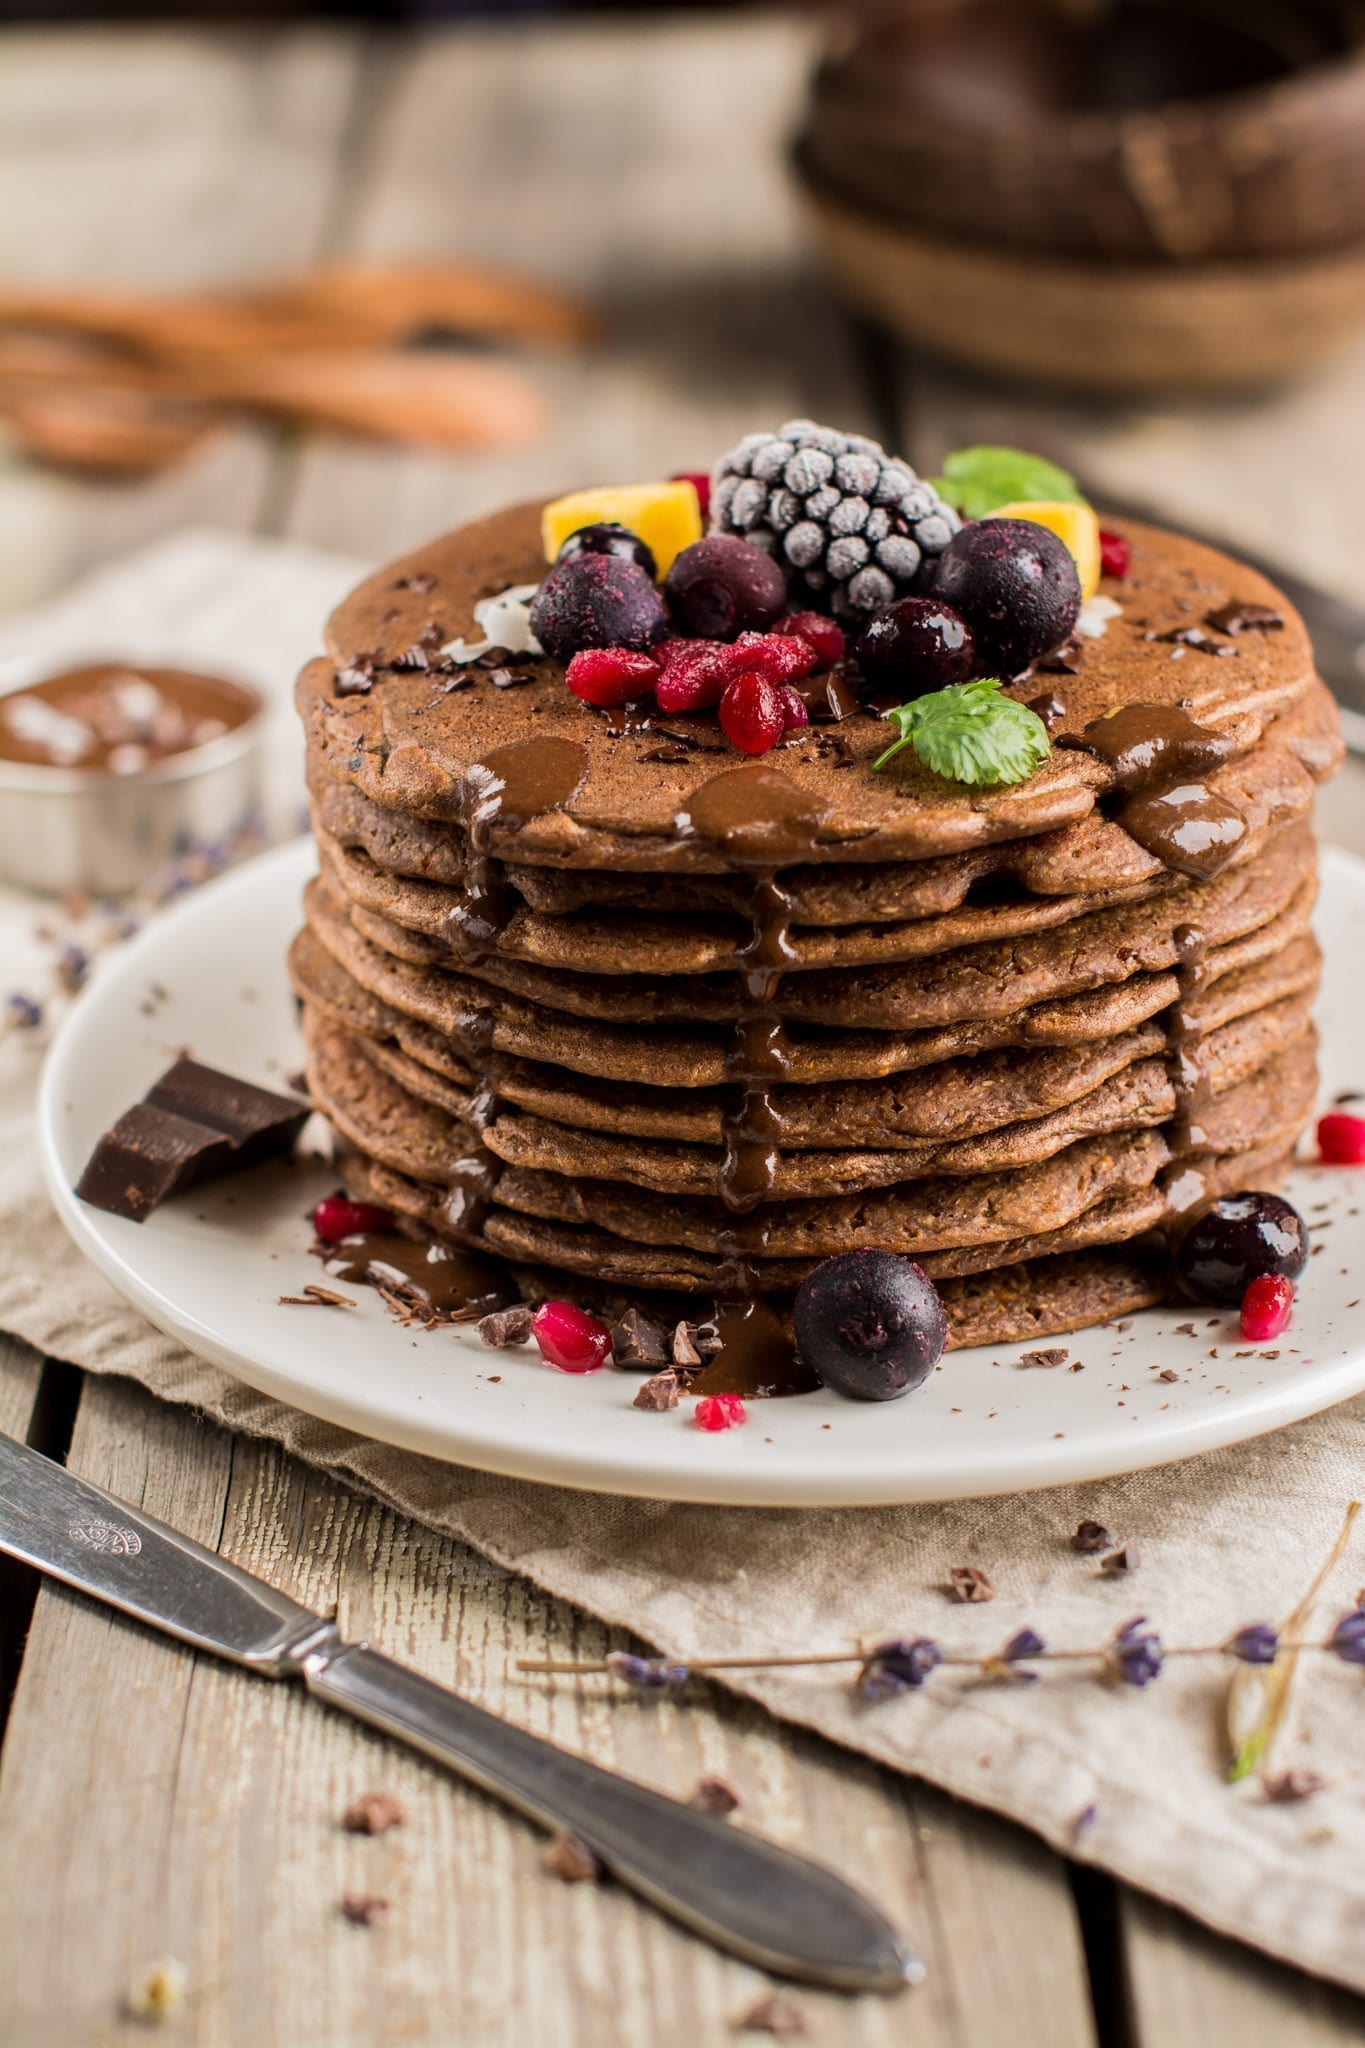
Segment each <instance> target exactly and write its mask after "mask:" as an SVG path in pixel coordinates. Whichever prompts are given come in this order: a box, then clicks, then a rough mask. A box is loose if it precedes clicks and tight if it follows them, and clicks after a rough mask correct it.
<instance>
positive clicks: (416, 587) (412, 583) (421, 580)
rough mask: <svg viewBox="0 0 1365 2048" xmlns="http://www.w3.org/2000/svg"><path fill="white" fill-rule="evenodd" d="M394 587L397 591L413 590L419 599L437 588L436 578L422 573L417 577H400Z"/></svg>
mask: <svg viewBox="0 0 1365 2048" xmlns="http://www.w3.org/2000/svg"><path fill="white" fill-rule="evenodd" d="M393 587H394V589H395V590H411V591H413V592H414V593H415V594H416V595H417V596H418V597H425V596H426V594H427V592H428V591H429V590H434V589H435V588H436V578H435V577H434V576H428V575H427V574H426V572H425V571H422V572H421V573H420V574H418V575H416V576H400V577H399V579H398V581H397V582H396V583H395V584H394V586H393Z"/></svg>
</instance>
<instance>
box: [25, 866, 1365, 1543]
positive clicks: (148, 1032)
mask: <svg viewBox="0 0 1365 2048" xmlns="http://www.w3.org/2000/svg"><path fill="white" fill-rule="evenodd" d="M312 864H313V852H312V848H311V845H310V844H308V843H306V842H299V843H296V844H294V845H291V846H288V847H285V848H283V849H281V850H280V851H279V852H277V853H273V854H269V855H266V856H264V857H262V858H261V859H259V860H256V861H253V862H252V863H250V864H249V865H248V866H246V867H243V868H239V869H237V870H236V871H235V872H234V873H232V874H230V875H227V876H225V877H223V879H222V880H220V881H218V882H215V883H212V884H210V885H209V886H208V887H207V888H204V889H202V890H200V891H198V892H197V893H196V894H195V895H194V896H192V897H190V898H188V899H187V900H186V902H185V903H184V904H182V905H181V906H180V907H179V908H178V909H175V910H173V911H171V912H169V913H168V914H167V915H166V916H164V917H162V918H160V919H159V920H157V922H155V923H154V924H153V925H152V926H151V928H150V929H149V930H148V931H146V932H145V933H143V934H142V935H141V936H140V937H139V938H137V939H136V940H134V941H133V942H132V943H131V944H129V945H128V946H126V947H124V948H123V949H121V950H120V951H119V952H118V953H116V954H114V955H112V956H111V957H110V958H109V959H108V961H107V963H106V964H105V965H104V966H103V967H102V968H101V970H100V971H99V973H98V975H97V977H96V979H95V981H94V984H93V986H92V987H91V988H90V990H89V991H88V992H87V994H86V995H85V996H84V997H83V998H82V1000H81V1001H80V1002H79V1003H78V1004H76V1005H75V1006H74V1008H73V1009H72V1010H71V1012H70V1014H69V1016H68V1018H67V1020H66V1023H65V1025H64V1026H63V1028H62V1030H61V1032H60V1034H59V1035H58V1038H57V1040H56V1043H55V1044H54V1046H53V1048H52V1052H51V1054H50V1056H49V1059H48V1064H47V1069H46V1073H45V1076H44V1081H43V1088H42V1097H41V1109H40V1121H41V1128H42V1144H43V1152H44V1160H45V1167H46V1172H47V1177H48V1182H49V1185H50V1187H51V1190H52V1194H53V1197H54V1199H55V1201H56V1204H57V1207H58V1210H59V1212H60V1214H61V1216H62V1219H63V1221H64V1222H65V1224H66V1226H67V1228H68V1229H69V1230H70V1232H71V1233H72V1235H73V1237H74V1238H75V1239H76V1241H77V1243H78V1244H79V1245H80V1246H81V1247H82V1248H83V1249H84V1250H85V1251H86V1252H87V1253H88V1254H89V1256H90V1257H91V1258H92V1259H93V1260H94V1261H95V1263H96V1265H97V1266H99V1267H100V1268H101V1270H102V1271H103V1272H104V1273H106V1274H107V1275H108V1277H109V1278H110V1279H111V1280H112V1281H113V1282H114V1284H115V1286H116V1287H117V1288H118V1289H119V1290H120V1291H121V1292H122V1293H123V1294H124V1295H126V1296H127V1298H128V1300H129V1301H131V1302H133V1303H134V1304H135V1305H136V1306H137V1307H138V1308H139V1309H141V1310H142V1311H143V1313H144V1314H145V1315H147V1316H149V1317H150V1318H151V1320H152V1321H153V1322H154V1323H156V1324H158V1325H159V1326H160V1327H161V1328H162V1329H163V1330H167V1331H169V1332H170V1333H171V1335H172V1336H175V1337H177V1338H179V1339H180V1340H181V1341H182V1342H183V1343H185V1344H186V1345H188V1346H189V1347H190V1349H191V1350H194V1351H198V1352H200V1353H202V1355H203V1356H204V1357H205V1358H209V1359H211V1360H212V1361H213V1362H214V1363H215V1364H216V1365H220V1366H223V1367H225V1368H226V1370H227V1371H228V1372H231V1373H235V1374H236V1375H237V1377H238V1378H240V1379H242V1380H245V1381H246V1382H247V1383H248V1385H250V1386H253V1387H256V1388H259V1389H260V1390H261V1391H262V1392H264V1393H267V1394H273V1395H275V1396H276V1397H277V1398H278V1399H280V1400H281V1401H288V1402H291V1403H292V1404H293V1405H294V1406H295V1407H297V1408H302V1409H305V1410H307V1411H308V1412H309V1413H310V1414H313V1415H318V1416H322V1417H324V1418H325V1419H326V1420H327V1421H330V1422H336V1423H341V1424H343V1425H345V1427H347V1428H349V1429H353V1430H357V1431H359V1432H360V1433H361V1434H363V1435H366V1436H372V1437H377V1438H379V1439H380V1440H382V1441H384V1442H387V1443H393V1444H400V1445H403V1446H405V1447H407V1448H409V1449H411V1450H415V1451H425V1452H427V1453H428V1454H430V1455H431V1456H433V1457H437V1458H446V1459H449V1460H451V1461H453V1462H455V1463H458V1464H464V1465H473V1466H478V1467H481V1468H483V1469H485V1470H487V1471H493V1472H506V1473H510V1474H513V1475H515V1476H517V1477H520V1478H524V1479H541V1480H551V1481H555V1482H557V1483H559V1484H561V1485H565V1486H577V1487H587V1488H590V1489H594V1490H597V1491H602V1492H615V1493H629V1494H641V1495H645V1496H647V1497H656V1498H661V1499H668V1500H693V1501H721V1502H727V1503H730V1504H733V1505H740V1506H747V1505H754V1506H801V1505H805V1504H811V1505H816V1504H820V1505H839V1506H857V1505H871V1504H873V1503H877V1502H886V1501H892V1502H894V1501H914V1500H948V1499H953V1498H956V1497H960V1496H963V1495H973V1494H991V1493H1005V1492H1011V1491H1014V1490H1015V1489H1018V1488H1025V1487H1036V1486H1049V1485H1052V1484H1054V1483H1055V1482H1061V1481H1067V1480H1079V1479H1097V1478H1101V1477H1103V1476H1105V1475H1107V1474H1109V1473H1114V1472H1126V1471H1131V1470H1134V1469H1135V1468H1137V1467H1139V1466H1143V1465H1156V1464H1161V1463H1164V1462H1165V1461H1167V1460H1168V1459H1172V1458H1186V1457H1189V1456H1190V1455H1191V1454H1192V1453H1194V1452H1196V1451H1205V1450H1211V1449H1215V1448H1217V1447H1218V1446H1220V1445H1223V1444H1229V1443H1235V1442H1237V1441H1238V1440H1240V1439H1241V1438H1243V1437H1250V1436H1256V1435H1258V1434H1259V1433H1261V1432H1262V1431H1264V1430H1268V1429H1275V1428H1277V1427H1279V1426H1280V1425H1282V1424H1284V1423H1286V1422H1293V1421H1295V1420H1297V1419H1298V1418H1299V1417H1300V1416H1303V1415H1310V1414H1313V1413H1315V1412H1316V1411H1317V1410H1319V1409H1322V1408H1326V1407H1329V1406H1330V1405H1331V1404H1332V1403H1333V1402H1335V1401H1341V1400H1344V1399H1345V1398H1346V1397H1347V1396H1348V1395H1350V1394H1357V1393H1359V1392H1360V1391H1361V1390H1362V1389H1365V1312H1363V1311H1362V1310H1361V1308H1360V1307H1359V1305H1358V1297H1362V1296H1365V1214H1362V1212H1365V1169H1362V1170H1358V1171H1354V1172H1353V1171H1351V1170H1350V1169H1346V1168H1314V1167H1305V1168H1303V1169H1302V1170H1300V1171H1299V1172H1297V1173H1296V1174H1295V1176H1294V1179H1293V1182H1292V1184H1291V1186H1290V1188H1289V1190H1288V1192H1289V1194H1290V1197H1291V1198H1292V1199H1293V1200H1294V1201H1295V1202H1296V1203H1297V1204H1298V1206H1299V1207H1300V1208H1301V1209H1302V1210H1303V1212H1304V1213H1305V1215H1306V1216H1307V1217H1308V1219H1309V1222H1310V1224H1311V1225H1312V1227H1313V1232H1314V1238H1315V1244H1316V1245H1317V1246H1318V1247H1320V1248H1319V1249H1317V1250H1316V1251H1315V1256H1314V1257H1313V1258H1312V1260H1311V1261H1310V1264H1309V1268H1308V1271H1307V1273H1306V1275H1305V1276H1304V1280H1303V1282H1302V1283H1301V1287H1300V1300H1299V1306H1298V1310H1297V1313H1296V1316H1295V1321H1294V1326H1293V1329H1292V1330H1291V1331H1290V1332H1289V1334H1288V1336H1287V1338H1286V1339H1281V1340H1280V1342H1279V1344H1278V1345H1274V1346H1270V1347H1268V1349H1267V1350H1252V1351H1251V1353H1250V1355H1249V1356H1245V1355H1244V1356H1238V1355H1237V1354H1238V1353H1246V1352H1247V1351H1248V1349H1249V1347H1248V1346H1246V1345H1245V1344H1244V1343H1243V1342H1242V1339H1241V1335H1240V1332H1239V1330H1238V1326H1237V1318H1236V1315H1235V1313H1232V1314H1229V1313H1226V1312H1225V1313H1216V1312H1215V1311H1214V1310H1212V1309H1207V1310H1204V1311H1203V1312H1200V1311H1198V1310H1191V1309H1189V1308H1176V1309H1170V1310H1149V1311H1147V1312H1146V1313H1144V1314H1142V1315H1139V1316H1136V1317H1134V1318H1133V1320H1132V1323H1131V1326H1130V1328H1129V1329H1128V1330H1127V1331H1126V1332H1120V1331H1117V1330H1085V1331H1081V1332H1080V1333H1079V1334H1078V1335H1077V1336H1075V1337H1074V1338H1071V1339H1067V1340H1059V1341H1066V1342H1067V1343H1068V1347H1069V1349H1070V1352H1071V1356H1072V1358H1073V1359H1079V1360H1080V1361H1081V1362H1082V1364H1083V1365H1084V1368H1085V1369H1084V1371H1082V1372H1072V1371H1068V1370H1067V1369H1066V1368H1065V1367H1063V1368H1061V1369H1053V1370H1045V1369H1040V1368H1037V1367H1034V1368H1030V1369H1027V1370H1021V1369H1020V1368H1019V1366H1018V1360H1019V1358H1020V1357H1021V1355H1022V1353H1023V1352H1024V1350H1025V1349H1026V1348H1027V1347H1026V1346H1024V1345H996V1346H993V1347H992V1348H990V1349H988V1350H986V1349H982V1350H975V1351H959V1352H954V1353H952V1354H950V1355H949V1356H948V1357H947V1358H946V1359H945V1360H944V1362H943V1364H942V1366H941V1367H940V1368H939V1370H938V1371H937V1372H936V1373H935V1374H934V1375H933V1376H932V1378H931V1379H930V1381H929V1383H928V1385H926V1386H925V1387H923V1388H922V1389H920V1390H919V1391H918V1392H917V1393H914V1394H912V1395H910V1396H909V1397H908V1398H907V1399H905V1400H902V1401H898V1402H895V1403H892V1404H890V1405H881V1404H876V1403H873V1404H866V1405H865V1404H863V1403H861V1402H853V1401H845V1400H842V1399H840V1398H839V1397H838V1396H836V1395H833V1394H825V1393H820V1394H812V1395H807V1396H804V1397H802V1398H800V1399H796V1400H785V1401H766V1402H755V1403H753V1404H751V1407H750V1419H749V1422H748V1424H747V1426H746V1427H744V1428H742V1429H734V1430H730V1431H728V1432H726V1433H725V1434H723V1435H715V1436H709V1435H705V1434H704V1433H703V1432H702V1431H700V1430H698V1429H697V1428H696V1427H695V1426H694V1424H693V1423H692V1420H691V1404H690V1403H688V1402H683V1403H682V1404H681V1406H680V1407H678V1408H677V1409H675V1410H673V1411H672V1412H670V1413H667V1414H662V1415H652V1414H644V1413H642V1412H640V1411H639V1410H637V1409H634V1408H632V1406H631V1400H632V1396H633V1395H634V1393H635V1390H636V1387H637V1385H638V1384H639V1382H638V1379H637V1377H636V1375H634V1374H632V1373H621V1372H615V1371H606V1372H600V1373H597V1374H595V1375H593V1376H591V1377H588V1378H570V1377H567V1376H565V1375H563V1374H560V1373H556V1372H552V1371H550V1370H548V1369H547V1368H546V1367H545V1366H543V1365H542V1364H540V1362H539V1360H538V1357H537V1356H536V1355H535V1353H534V1350H533V1349H531V1350H522V1351H499V1352H494V1351H489V1350H488V1349H487V1348H486V1347H485V1346H484V1345H482V1344H481V1343H480V1342H479V1340H478V1339H477V1338H476V1337H474V1336H472V1335H470V1334H467V1333H463V1332H460V1331H454V1330H450V1329H445V1330H432V1331H426V1332H413V1331H410V1330H406V1329H403V1328H402V1327H401V1326H400V1325H399V1324H397V1323H396V1322H394V1321H393V1320H392V1319H391V1318H390V1317H389V1315H388V1314H387V1313H386V1311H385V1309H384V1308H383V1306H382V1304H381V1303H380V1301H379V1300H378V1298H377V1297H376V1296H374V1295H373V1294H371V1293H370V1292H369V1290H368V1289H366V1288H364V1287H361V1288H358V1289H354V1290H347V1291H348V1292H354V1293H355V1294H357V1295H358V1297H359V1304H360V1305H359V1306H358V1307H357V1308H354V1309H337V1310H332V1309H303V1308H284V1307H281V1306H280V1305H279V1302H278V1299H277V1297H278V1296H279V1295H281V1294H297V1293H298V1292H299V1290H300V1288H301V1287H302V1286H303V1284H304V1283H305V1282H306V1281H308V1280H311V1279H316V1278H318V1277H319V1269H318V1267H317V1265H316V1264H315V1263H314V1261H313V1260H312V1259H311V1258H310V1257H309V1254H308V1251H307V1246H308V1243H309V1239H310V1232H309V1229H308V1226H307V1223H306V1222H305V1220H304V1212H305V1210H306V1209H307V1208H308V1207H309V1206H310V1204H311V1202H312V1201H314V1200H316V1198H317V1197H318V1196H319V1195H320V1194H322V1193H324V1192H325V1191H326V1189H327V1188H328V1187H329V1186H331V1185H332V1184H333V1181H334V1176H333V1175H332V1174H331V1172H330V1171H329V1169H328V1167H327V1165H326V1163H325V1161H324V1160H322V1159H318V1160H316V1161H314V1160H309V1161H307V1162H305V1163H302V1164H300V1163H298V1162H295V1163H293V1164H289V1165H278V1166H267V1167H262V1168H259V1169H257V1170H256V1171H254V1172H252V1173H249V1174H244V1175H242V1176H240V1177H238V1178H236V1179H233V1180H228V1181H225V1182H221V1183H219V1184H218V1185H216V1186H210V1187H206V1188H203V1189H199V1190H194V1191H191V1192H190V1193H188V1194H186V1195H184V1196H181V1197H180V1198H179V1199H177V1200H176V1201H173V1202H169V1203H167V1205H166V1206H165V1208H163V1209H161V1210H158V1211H157V1213H156V1214H155V1215H153V1216H152V1217H151V1218H150V1219H149V1220H148V1221H147V1222H146V1223H144V1224H142V1225H138V1224H135V1223H130V1222H127V1221H125V1220H123V1219H122V1218H120V1217H116V1216H106V1215H104V1214H102V1213H101V1212H100V1211H98V1210H95V1209H90V1208H87V1207H86V1206H85V1205H84V1204H83V1203H80V1202H78V1201H76V1199H75V1197H74V1196H73V1195H72V1194H71V1192H70V1189H71V1184H72V1182H73V1181H74V1180H75V1179H76V1177H77V1176H78V1174H79V1172H80V1169H81V1167H82V1165H83V1164H84V1161H85V1159H86V1157H87V1155H88V1154H89V1152H90V1149H91V1147H92V1146H93V1144H94V1142H95V1140H96V1138H97V1137H98V1136H99V1134H100V1132H101V1131H102V1130H104V1129H105V1128H106V1127H107V1126H108V1125H109V1124H110V1123H112V1122H113V1121H114V1119H115V1117H117V1116H118V1114H119V1113H120V1111H122V1110H123V1109H125V1108H126V1107H127V1106H128V1105H129V1104H130V1103H132V1102H134V1101H136V1100H137V1099H138V1097H139V1096H140V1095H141V1094H142V1092H143V1090H144V1088H146V1086H147V1085H148V1084H149V1083H150V1082H151V1081H152V1080H154V1079H155V1077H156V1075H157V1074H158V1073H159V1072H160V1071H161V1070H162V1068H163V1067H165V1066H166V1065H167V1064H168V1063H169V1062H170V1060H171V1059H172V1058H174V1057H175V1055H176V1054H177V1053H178V1052H179V1051H180V1050H181V1049H182V1048H189V1049H190V1050H191V1051H193V1052H194V1053H195V1054H196V1055H197V1057H199V1058H200V1059H203V1060H207V1061H208V1062H210V1063H211V1064H212V1065H216V1066H221V1067H225V1068H227V1069H229V1070H230V1071H231V1072H233V1073H237V1074H241V1075H244V1076H246V1077H248V1078H250V1079H251V1080H254V1081H259V1082H261V1083H264V1084H265V1085H267V1086H269V1085H272V1084H273V1085H276V1086H279V1085H281V1083H282V1078H283V1076H284V1075H286V1074H288V1073H289V1072H291V1071H292V1070H293V1069H294V1068H295V1067H296V1066H297V1065H298V1061H299V1044H298V1038H297V1035H296V1031H295V1025H294V1007H293V1001H292V998H291V996H290V993H289V989H288V986H287V982H286V978H285V970H284V955H285V949H286V947H287V945H288V942H289V939H290V936H291V934H292V932H293V931H294V929H295V927H296V925H297V923H298V902H299V893H300V890H301V888H302V886H303V883H304V881H305V879H306V878H307V876H308V874H309V873H310V871H311V868H312ZM1319 929H1320V934H1321V937H1322V940H1323V944H1324V946H1325V949H1326V953H1327V963H1328V964H1327V977H1326V986H1325V989H1324V992H1323V998H1322V1004H1321V1010H1320V1022H1321V1026H1322V1030H1323V1060H1322V1064H1323V1087H1324V1095H1325V1097H1327V1098H1330V1096H1331V1095H1332V1094H1334V1093H1335V1092H1336V1091H1337V1090H1341V1089H1347V1088H1351V1087H1354V1086H1359V1087H1361V1088H1363V1089H1365V1049H1362V1041H1361V1035H1360V1019H1361V1017H1362V1016H1365V864H1363V863H1361V862H1359V861H1357V860H1355V859H1353V858H1352V857H1351V856H1349V855H1347V854H1343V853H1339V852H1332V851H1329V852H1328V853H1326V855H1325V856H1324V863H1323V891H1322V905H1321V910H1320V913H1319ZM1182 1325H1184V1326H1186V1329H1185V1330H1182V1327H1181V1326H1182ZM1191 1326H1192V1328H1193V1332H1194V1334H1193V1335H1191V1334H1188V1333H1187V1332H1188V1329H1189V1328H1190V1327H1191ZM1163 1373H1165V1374H1168V1375H1169V1374H1174V1375H1175V1377H1174V1378H1173V1379H1172V1378H1169V1377H1167V1378H1162V1377H1161V1375H1162V1374H1163Z"/></svg>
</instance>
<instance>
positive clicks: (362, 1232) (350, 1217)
mask: <svg viewBox="0 0 1365 2048" xmlns="http://www.w3.org/2000/svg"><path fill="white" fill-rule="evenodd" d="M310 1220H311V1222H312V1225H313V1228H314V1230H315V1231H316V1232H317V1234H318V1236H319V1237H320V1238H321V1239H322V1242H323V1243H324V1244H339V1243H340V1241H341V1239H342V1238H343V1237H368V1236H370V1235H372V1234H375V1235H377V1234H379V1233H381V1232H383V1231H387V1230H392V1229H393V1228H394V1214H393V1211H392V1209H383V1208H381V1207H380V1205H379V1203H378V1202H353V1201H352V1200H351V1198H350V1196H349V1195H347V1194H344V1193H343V1192H342V1190H341V1189H340V1188H338V1189H337V1192H336V1193H335V1194H334V1195H324V1196H323V1198H322V1200H321V1201H320V1202H319V1203H318V1205H317V1207H316V1209H314V1211H313V1214H312V1217H311V1219H310Z"/></svg>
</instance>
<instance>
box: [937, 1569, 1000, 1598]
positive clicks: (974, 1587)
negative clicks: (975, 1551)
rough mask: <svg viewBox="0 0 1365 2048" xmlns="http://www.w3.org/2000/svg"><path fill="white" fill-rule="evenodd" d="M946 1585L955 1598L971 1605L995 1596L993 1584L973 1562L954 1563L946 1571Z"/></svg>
mask: <svg viewBox="0 0 1365 2048" xmlns="http://www.w3.org/2000/svg"><path fill="white" fill-rule="evenodd" d="M948 1585H949V1589H950V1590H951V1592H952V1595H953V1598H954V1599H955V1600H962V1601H965V1602H966V1603H967V1604H968V1605H971V1606H978V1605H979V1604H980V1603H981V1602H982V1601H983V1600H994V1598H995V1588H994V1586H993V1585H992V1584H991V1582H990V1580H989V1579H988V1578H987V1577H986V1574H985V1573H984V1572H983V1571H980V1570H979V1569H978V1568H977V1566H976V1565H974V1564H955V1565H954V1566H953V1567H952V1569H951V1570H950V1572H949V1573H948Z"/></svg>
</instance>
